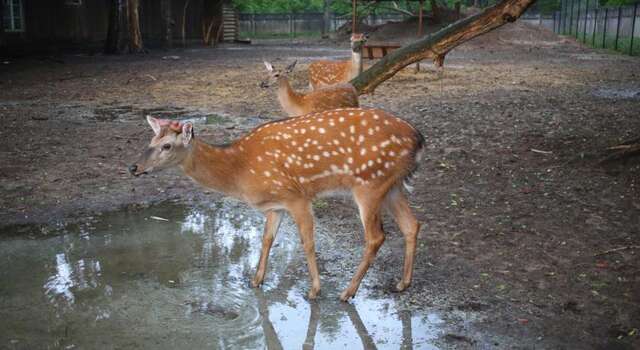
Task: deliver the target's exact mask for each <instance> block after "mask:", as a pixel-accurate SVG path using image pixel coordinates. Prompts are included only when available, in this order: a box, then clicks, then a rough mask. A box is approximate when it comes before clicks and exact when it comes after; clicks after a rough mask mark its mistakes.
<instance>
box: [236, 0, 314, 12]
mask: <svg viewBox="0 0 640 350" xmlns="http://www.w3.org/2000/svg"><path fill="white" fill-rule="evenodd" d="M233 4H234V5H235V6H236V8H238V10H240V12H244V13H300V12H321V11H322V6H323V4H324V0H233Z"/></svg>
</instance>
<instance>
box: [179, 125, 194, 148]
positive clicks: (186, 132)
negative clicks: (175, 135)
mask: <svg viewBox="0 0 640 350" xmlns="http://www.w3.org/2000/svg"><path fill="white" fill-rule="evenodd" d="M181 134H182V143H184V145H185V146H188V145H189V144H190V143H191V140H193V124H191V123H189V122H186V123H184V124H182V133H181Z"/></svg>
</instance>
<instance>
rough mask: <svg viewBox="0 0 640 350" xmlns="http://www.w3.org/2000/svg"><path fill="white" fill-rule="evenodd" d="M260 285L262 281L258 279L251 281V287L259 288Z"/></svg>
mask: <svg viewBox="0 0 640 350" xmlns="http://www.w3.org/2000/svg"><path fill="white" fill-rule="evenodd" d="M261 285H262V279H259V278H257V277H256V278H254V279H253V280H251V287H253V288H260V286H261Z"/></svg>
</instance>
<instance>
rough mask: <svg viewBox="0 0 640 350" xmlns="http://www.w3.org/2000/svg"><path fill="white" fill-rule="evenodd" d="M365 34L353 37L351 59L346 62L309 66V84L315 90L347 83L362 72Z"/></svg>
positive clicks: (312, 64)
mask: <svg viewBox="0 0 640 350" xmlns="http://www.w3.org/2000/svg"><path fill="white" fill-rule="evenodd" d="M366 40H367V38H366V36H365V35H364V34H353V35H352V36H351V59H350V60H345V61H329V60H320V61H315V62H312V63H311V64H310V65H309V83H310V85H311V87H312V88H313V89H314V90H315V89H318V88H321V87H323V86H328V85H334V84H340V83H346V82H349V81H351V79H353V78H355V77H356V76H357V75H358V74H360V72H361V71H362V47H363V45H364V43H365V42H366Z"/></svg>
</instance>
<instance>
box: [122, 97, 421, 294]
mask: <svg viewBox="0 0 640 350" xmlns="http://www.w3.org/2000/svg"><path fill="white" fill-rule="evenodd" d="M148 120H149V124H150V125H151V127H152V128H153V130H154V132H155V137H154V138H153V139H152V140H151V143H150V145H149V147H148V149H147V150H146V151H145V152H144V153H143V154H142V156H141V157H140V159H139V160H138V162H136V164H134V165H132V166H131V167H130V171H131V172H132V173H133V174H134V175H140V174H144V173H148V172H150V171H152V170H159V169H163V168H168V167H173V166H177V167H180V168H182V170H183V171H184V172H185V174H186V175H187V176H189V177H191V178H193V179H194V180H196V181H197V182H199V183H200V184H202V185H203V186H204V187H207V188H210V189H213V190H216V191H219V192H223V193H226V194H228V195H231V196H233V197H236V198H239V199H241V200H243V201H245V202H247V203H249V204H250V205H252V206H254V207H256V208H258V209H260V210H261V211H263V212H264V213H265V216H266V219H267V220H266V225H265V230H264V237H263V242H262V253H261V256H260V261H259V264H258V268H257V272H256V276H255V278H254V279H253V285H254V286H259V285H261V284H262V281H263V279H264V274H265V271H266V266H267V260H268V256H269V250H270V249H271V244H272V243H273V240H274V237H275V235H276V232H277V230H278V226H279V223H280V220H281V218H282V214H283V212H285V211H286V212H288V213H289V214H290V215H291V216H292V218H293V219H294V221H295V222H296V224H297V226H298V230H299V232H300V237H301V239H302V244H303V247H304V251H305V253H306V256H307V262H308V265H309V273H310V275H311V280H312V286H311V289H310V291H309V297H310V298H315V297H316V296H317V294H318V292H319V291H320V277H319V273H318V267H317V264H316V257H315V248H314V235H313V231H314V228H313V226H314V219H313V214H312V210H311V201H312V200H313V198H315V197H317V196H320V195H323V194H328V193H332V192H336V191H343V192H344V191H346V192H350V193H351V194H352V195H353V198H354V199H355V202H356V204H357V206H358V209H359V213H360V218H361V220H362V223H363V225H364V236H365V242H366V244H365V248H364V254H363V257H362V262H361V263H360V265H359V266H358V269H357V271H356V273H355V275H354V276H353V279H352V280H351V283H350V284H349V286H348V287H347V288H346V289H345V290H344V291H343V292H342V294H341V296H340V298H341V299H342V300H347V299H349V298H350V297H352V296H354V295H355V293H356V291H357V289H358V286H359V285H360V281H361V280H362V278H363V277H364V275H365V273H366V271H367V269H368V268H369V265H370V264H371V263H372V262H373V260H374V257H375V255H376V253H377V251H378V249H379V248H380V246H381V245H382V243H383V241H384V238H385V235H384V232H383V231H382V224H381V212H382V210H383V208H386V209H388V210H389V211H390V213H391V214H392V215H393V217H394V218H395V220H396V222H397V223H398V225H399V227H400V230H401V231H402V233H403V234H404V238H405V257H404V270H403V274H402V278H401V280H400V282H399V283H398V284H397V289H398V290H400V291H401V290H404V289H405V288H407V287H408V286H409V285H410V283H411V276H412V271H413V259H414V255H415V247H416V237H417V234H418V230H419V228H420V225H419V224H418V222H417V220H416V218H415V217H414V216H413V214H412V213H411V210H410V208H409V204H408V201H407V198H406V197H405V195H404V193H403V192H402V183H403V181H404V180H405V179H407V178H408V177H409V176H410V175H411V173H412V172H413V171H414V170H415V168H416V166H417V164H416V156H417V154H418V153H419V152H420V151H421V150H422V148H423V144H424V139H423V137H422V135H421V134H420V132H418V131H417V130H416V129H415V128H414V127H412V126H411V125H410V124H409V123H407V122H406V121H404V120H402V119H400V118H397V117H395V116H393V115H391V114H389V113H386V112H384V111H382V110H378V109H362V108H348V109H337V110H332V111H325V112H320V113H312V114H308V115H304V116H300V117H296V118H288V119H284V120H280V121H275V122H271V123H267V124H264V125H261V126H259V127H258V128H256V129H254V130H253V131H251V132H250V133H249V134H247V135H246V136H244V137H242V138H240V139H238V140H236V141H235V142H233V143H231V144H230V145H224V146H213V145H209V144H207V143H205V142H202V141H200V140H199V139H198V138H195V137H194V133H193V128H192V125H191V124H190V123H183V124H181V123H178V122H168V121H165V120H158V119H154V118H151V117H149V118H148Z"/></svg>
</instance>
